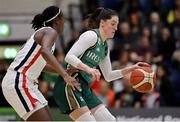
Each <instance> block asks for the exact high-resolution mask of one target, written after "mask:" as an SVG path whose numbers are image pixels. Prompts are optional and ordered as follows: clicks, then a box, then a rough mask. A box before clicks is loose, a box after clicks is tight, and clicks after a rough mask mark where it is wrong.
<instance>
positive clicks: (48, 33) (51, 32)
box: [34, 27, 58, 44]
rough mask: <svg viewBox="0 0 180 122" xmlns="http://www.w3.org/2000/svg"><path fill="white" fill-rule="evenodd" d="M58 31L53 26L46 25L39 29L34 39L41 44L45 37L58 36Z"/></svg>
mask: <svg viewBox="0 0 180 122" xmlns="http://www.w3.org/2000/svg"><path fill="white" fill-rule="evenodd" d="M57 35H58V34H57V32H56V30H54V29H53V28H51V27H46V28H42V29H41V30H39V31H37V32H36V34H35V35H34V39H35V41H36V42H37V43H39V44H41V41H42V39H43V37H45V36H46V37H51V38H56V37H57Z"/></svg>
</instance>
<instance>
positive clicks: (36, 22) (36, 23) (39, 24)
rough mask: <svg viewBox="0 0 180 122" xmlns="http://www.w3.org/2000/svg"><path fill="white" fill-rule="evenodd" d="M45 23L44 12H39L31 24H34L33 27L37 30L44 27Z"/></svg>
mask: <svg viewBox="0 0 180 122" xmlns="http://www.w3.org/2000/svg"><path fill="white" fill-rule="evenodd" d="M43 23H44V18H43V15H42V14H37V15H36V16H35V17H34V19H33V20H32V22H31V24H32V28H34V29H35V30H37V29H39V28H41V27H43V26H44V25H43Z"/></svg>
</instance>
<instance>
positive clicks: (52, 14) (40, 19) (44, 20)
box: [31, 6, 63, 30]
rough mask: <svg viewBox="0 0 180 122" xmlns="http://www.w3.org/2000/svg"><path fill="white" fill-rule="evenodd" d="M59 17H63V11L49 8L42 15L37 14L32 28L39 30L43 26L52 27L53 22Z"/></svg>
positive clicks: (54, 7) (53, 7)
mask: <svg viewBox="0 0 180 122" xmlns="http://www.w3.org/2000/svg"><path fill="white" fill-rule="evenodd" d="M57 17H63V13H62V11H61V10H60V9H59V8H58V7H56V6H49V7H47V8H46V9H45V10H44V11H43V12H42V13H41V14H37V15H36V16H35V17H34V19H33V20H32V22H31V24H32V28H34V29H35V30H38V29H39V28H41V27H43V26H52V25H53V20H54V19H55V18H57Z"/></svg>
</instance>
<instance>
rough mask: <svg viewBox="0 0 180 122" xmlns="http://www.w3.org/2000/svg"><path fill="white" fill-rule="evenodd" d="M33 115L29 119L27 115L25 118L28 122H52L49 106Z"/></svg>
mask: <svg viewBox="0 0 180 122" xmlns="http://www.w3.org/2000/svg"><path fill="white" fill-rule="evenodd" d="M31 113H32V114H31V115H30V116H29V117H28V118H27V116H28V115H29V114H27V115H25V116H24V119H26V118H27V119H26V121H52V116H51V114H50V111H49V108H48V106H44V107H43V108H40V109H39V110H37V111H35V112H33V111H32V112H31Z"/></svg>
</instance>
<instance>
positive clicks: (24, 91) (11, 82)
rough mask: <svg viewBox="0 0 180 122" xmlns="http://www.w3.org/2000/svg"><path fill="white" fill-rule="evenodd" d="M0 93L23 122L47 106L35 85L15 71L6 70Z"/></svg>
mask: <svg viewBox="0 0 180 122" xmlns="http://www.w3.org/2000/svg"><path fill="white" fill-rule="evenodd" d="M2 91H3V94H4V97H5V98H6V100H7V101H8V103H9V104H10V105H11V106H12V107H13V108H14V109H15V111H16V112H17V113H18V115H19V116H20V117H21V118H23V119H24V120H26V119H27V118H28V117H29V116H30V115H31V114H32V113H34V112H35V111H37V110H39V109H41V108H43V107H45V106H46V105H47V104H48V103H47V100H46V99H45V98H44V96H43V95H42V93H41V92H40V91H39V90H38V85H37V83H36V82H35V81H33V80H30V79H29V78H27V77H26V76H25V75H23V74H21V73H19V72H16V71H11V70H8V72H7V73H6V75H5V77H4V79H3V81H2Z"/></svg>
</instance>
